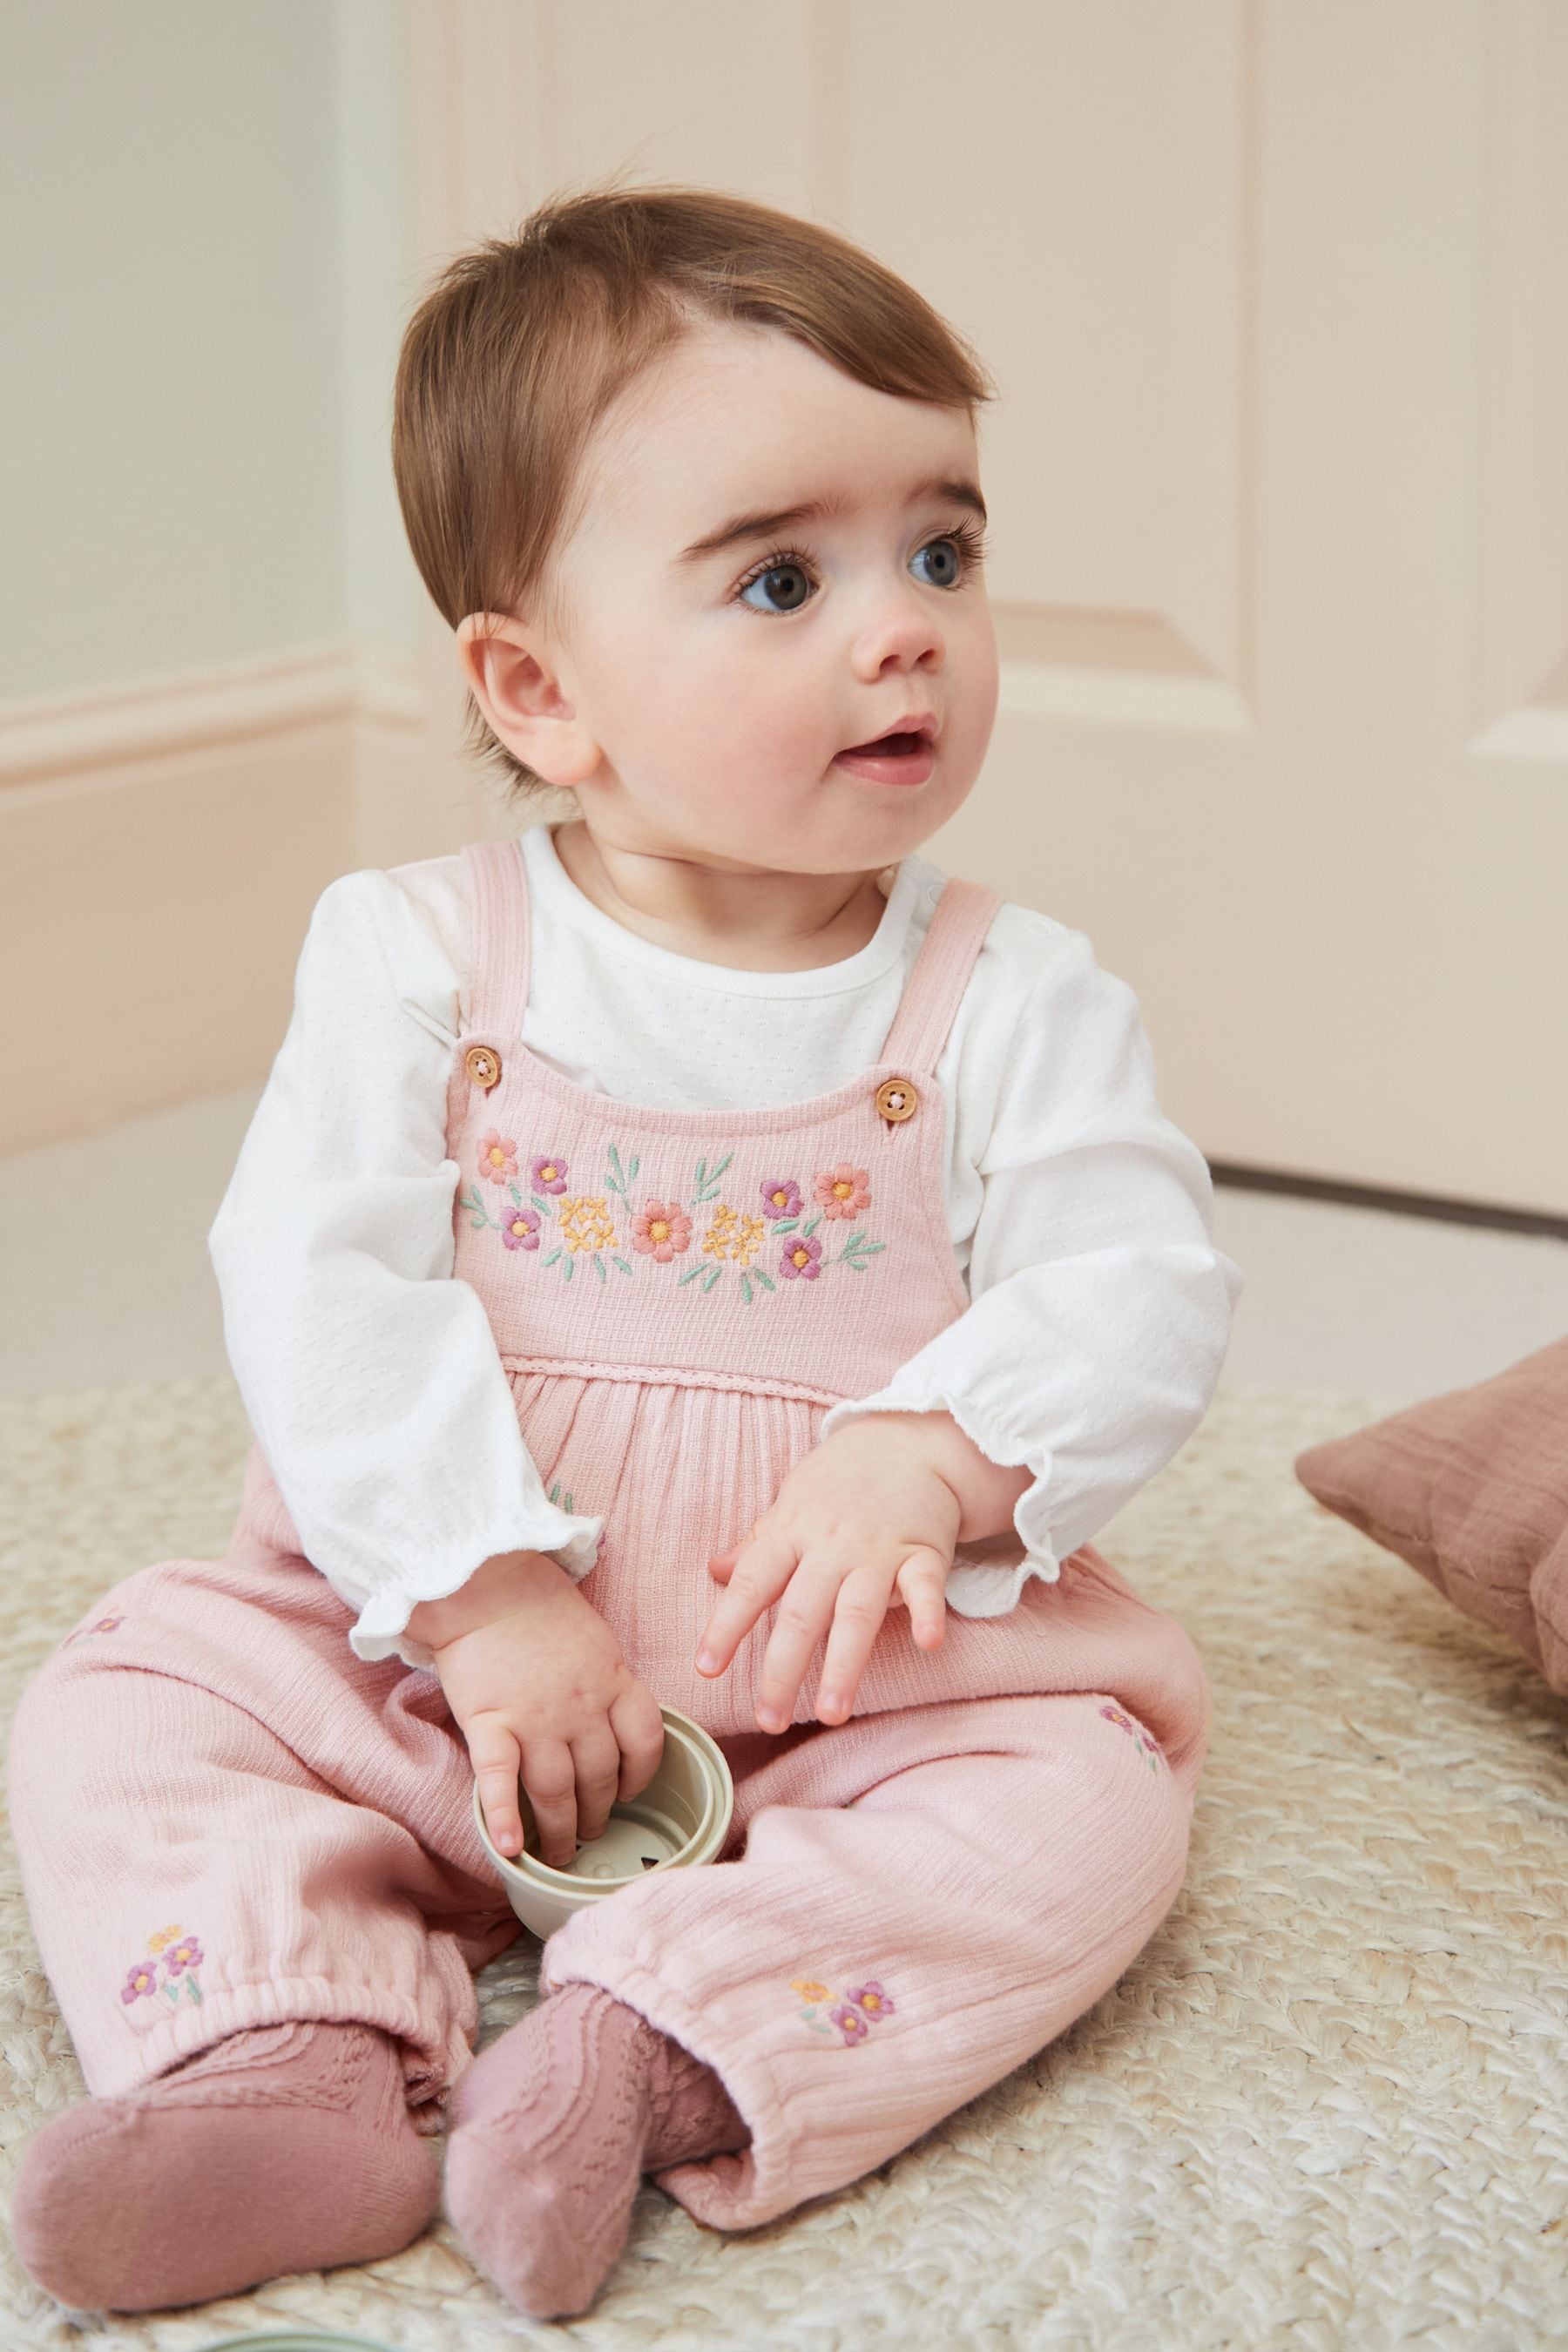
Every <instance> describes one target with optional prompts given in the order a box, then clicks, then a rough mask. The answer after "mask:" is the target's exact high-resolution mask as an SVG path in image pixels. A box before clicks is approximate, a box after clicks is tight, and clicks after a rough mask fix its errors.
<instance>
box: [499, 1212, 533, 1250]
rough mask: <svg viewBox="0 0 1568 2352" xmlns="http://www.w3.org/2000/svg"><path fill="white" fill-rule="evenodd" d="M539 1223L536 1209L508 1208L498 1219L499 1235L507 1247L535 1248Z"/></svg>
mask: <svg viewBox="0 0 1568 2352" xmlns="http://www.w3.org/2000/svg"><path fill="white" fill-rule="evenodd" d="M539 1224H540V1217H539V1212H538V1210H537V1209H521V1208H512V1209H509V1210H508V1211H507V1213H506V1215H505V1216H504V1217H503V1218H502V1219H501V1221H500V1237H501V1239H502V1241H503V1242H504V1243H505V1244H506V1245H507V1247H508V1249H537V1248H538V1247H539Z"/></svg>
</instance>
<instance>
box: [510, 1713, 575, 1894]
mask: <svg viewBox="0 0 1568 2352" xmlns="http://www.w3.org/2000/svg"><path fill="white" fill-rule="evenodd" d="M522 1785H523V1787H524V1788H525V1789H526V1790H527V1791H528V1801H529V1803H530V1804H531V1806H532V1808H533V1818H534V1821H535V1822H536V1823H537V1824H538V1828H539V1858H540V1860H541V1861H542V1862H543V1863H546V1864H548V1865H549V1866H550V1868H551V1869H552V1870H567V1869H569V1868H570V1867H571V1865H572V1864H573V1862H574V1860H575V1859H576V1853H577V1767H576V1764H575V1762H574V1759H573V1755H572V1750H571V1749H570V1748H568V1747H567V1745H566V1742H565V1741H564V1740H563V1739H531V1740H530V1741H529V1743H528V1747H527V1748H526V1749H525V1751H524V1753H523V1759H522Z"/></svg>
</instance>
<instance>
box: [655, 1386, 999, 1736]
mask: <svg viewBox="0 0 1568 2352" xmlns="http://www.w3.org/2000/svg"><path fill="white" fill-rule="evenodd" d="M936 1452H937V1449H936V1447H935V1446H934V1445H933V1442H932V1439H931V1433H930V1431H929V1430H928V1429H926V1428H924V1427H922V1426H921V1425H919V1423H918V1421H917V1419H916V1417H915V1416H912V1415H910V1414H905V1413H883V1414H874V1413H867V1414H865V1415H863V1416H862V1417H861V1418H860V1419H859V1420H858V1421H849V1422H846V1423H844V1425H843V1426H842V1428H840V1429H837V1430H836V1431H835V1432H834V1433H833V1435H832V1436H831V1437H830V1438H828V1439H826V1442H825V1443H824V1444H820V1445H818V1446H816V1447H815V1448H814V1449H813V1451H812V1452H811V1453H809V1454H805V1456H804V1457H803V1458H802V1459H801V1460H800V1461H799V1462H798V1463H796V1465H795V1468H794V1469H793V1470H792V1471H791V1472H790V1474H789V1476H788V1477H787V1478H786V1479H785V1480H784V1484H783V1486H781V1487H780V1488H779V1491H778V1494H777V1496H775V1497H774V1500H773V1504H772V1505H771V1506H770V1507H769V1508H768V1509H767V1510H765V1511H764V1512H763V1516H762V1517H761V1518H760V1519H759V1520H758V1521H757V1523H756V1525H755V1527H754V1528H752V1531H751V1534H750V1535H749V1536H746V1537H744V1538H742V1541H741V1542H740V1543H738V1544H731V1547H730V1549H729V1550H728V1551H725V1552H717V1553H715V1554H714V1556H713V1558H712V1559H710V1561H709V1563H708V1566H709V1572H710V1575H712V1576H713V1577H714V1578H715V1579H716V1580H717V1581H718V1582H720V1583H721V1584H727V1585H728V1588H729V1589H728V1591H726V1592H725V1594H724V1597H723V1599H722V1600H721V1601H720V1603H719V1605H718V1607H717V1608H716V1609H715V1610H714V1612H713V1614H712V1616H711V1617H710V1619H709V1621H708V1628H707V1631H706V1632H705V1633H704V1634H703V1636H702V1645H701V1648H700V1650H699V1652H698V1654H697V1665H698V1671H699V1672H700V1674H705V1675H720V1674H722V1673H723V1672H724V1670H725V1668H726V1667H727V1666H728V1665H729V1664H730V1662H731V1659H732V1658H733V1657H734V1654H735V1652H736V1651H737V1649H739V1647H740V1645H741V1643H742V1640H743V1639H744V1637H745V1636H746V1634H747V1633H750V1631H751V1629H752V1626H753V1625H754V1624H755V1623H756V1622H757V1620H758V1618H759V1617H760V1616H761V1615H762V1613H763V1611H764V1610H765V1609H767V1608H770V1607H771V1606H772V1604H773V1602H774V1601H778V1603H779V1612H778V1615H777V1617H776V1618H775V1619H774V1621H773V1635H772V1638H771V1639H770V1641H769V1643H768V1646H767V1650H766V1653H765V1654H764V1656H763V1671H762V1676H761V1679H760V1681H759V1684H758V1687H757V1721H758V1723H759V1724H760V1725H761V1726H762V1727H763V1730H764V1731H782V1730H783V1729H784V1726H785V1724H786V1723H788V1722H789V1721H790V1719H791V1717H792V1716H793V1715H794V1712H795V1698H796V1696H797V1695H798V1693H799V1690H800V1686H801V1683H802V1681H803V1679H804V1678H805V1670H806V1667H807V1665H808V1664H809V1663H810V1659H811V1654H812V1652H813V1651H814V1650H815V1649H816V1644H817V1643H818V1642H819V1641H820V1640H821V1638H822V1636H823V1635H824V1634H825V1633H826V1634H827V1637H828V1639H827V1654H826V1658H825V1659H824V1661H823V1667H822V1679H821V1682H820V1684H819V1685H818V1687H817V1694H816V1716H817V1720H818V1722H820V1723H844V1722H847V1720H848V1717H849V1715H850V1713H851V1711H852V1709H853V1707H854V1704H855V1694H856V1692H857V1691H858V1688H859V1685H860V1677H861V1675H862V1674H864V1672H865V1670H866V1662H867V1660H868V1658H869V1656H870V1654H871V1645H872V1643H874V1642H875V1640H876V1638H877V1635H878V1633H879V1631H880V1629H881V1624H882V1620H883V1618H884V1617H885V1616H886V1615H887V1613H888V1611H889V1609H890V1608H893V1607H896V1606H897V1605H899V1604H900V1603H902V1605H903V1606H904V1607H905V1608H907V1609H908V1611H909V1612H910V1625H911V1628H912V1630H913V1633H914V1638H915V1643H916V1645H917V1647H919V1648H920V1649H922V1650H934V1649H937V1648H939V1647H940V1645H941V1643H942V1633H943V1631H944V1628H945V1622H946V1613H947V1611H946V1599H945V1596H946V1591H947V1575H948V1570H949V1569H951V1567H952V1549H953V1545H954V1544H955V1543H956V1541H957V1540H958V1530H959V1525H960V1520H961V1517H962V1513H963V1505H962V1503H961V1502H960V1499H959V1496H958V1494H957V1493H956V1491H955V1490H954V1488H953V1487H952V1486H951V1485H950V1484H949V1483H948V1481H947V1480H946V1479H945V1478H944V1477H942V1475H940V1473H939V1472H938V1471H937V1469H936V1468H935V1467H934V1466H933V1457H934V1456H935V1454H936Z"/></svg>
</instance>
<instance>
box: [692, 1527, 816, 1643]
mask: <svg viewBox="0 0 1568 2352" xmlns="http://www.w3.org/2000/svg"><path fill="white" fill-rule="evenodd" d="M739 1549H740V1550H741V1553H742V1557H741V1558H739V1559H737V1560H736V1562H735V1565H734V1567H733V1569H732V1570H731V1573H730V1580H729V1582H728V1583H727V1584H726V1585H725V1588H724V1591H723V1594H722V1597H721V1600H720V1601H719V1604H718V1606H717V1607H716V1608H715V1610H714V1612H713V1614H712V1615H711V1617H710V1619H709V1620H708V1623H707V1627H706V1629H705V1631H704V1633H703V1635H702V1642H701V1646H700V1648H699V1650H698V1653H697V1671H698V1673H699V1674H700V1675H721V1674H722V1673H723V1671H724V1669H725V1667H726V1666H727V1665H728V1664H729V1663H730V1661H731V1658H732V1657H733V1656H734V1654H735V1653H736V1651H737V1650H738V1649H739V1648H740V1646H741V1643H742V1642H743V1641H744V1640H745V1638H746V1635H747V1634H748V1633H750V1632H751V1630H752V1626H753V1625H754V1624H755V1623H756V1622H757V1620H758V1618H759V1617H760V1616H761V1615H762V1614H763V1611H764V1610H765V1609H771V1608H772V1607H773V1602H774V1601H776V1600H777V1599H778V1597H779V1595H780V1593H781V1592H782V1591H784V1587H785V1585H786V1584H787V1583H788V1582H789V1580H790V1578H791V1577H792V1576H793V1575H794V1574H795V1568H796V1566H797V1565H798V1562H799V1554H798V1553H797V1551H796V1550H795V1546H794V1544H793V1543H790V1542H789V1541H787V1540H786V1538H784V1537H783V1536H773V1537H771V1538H769V1537H766V1536H763V1537H759V1538H756V1539H755V1540H754V1541H753V1540H751V1539H748V1541H747V1542H746V1543H745V1544H744V1545H743V1546H741V1547H739Z"/></svg>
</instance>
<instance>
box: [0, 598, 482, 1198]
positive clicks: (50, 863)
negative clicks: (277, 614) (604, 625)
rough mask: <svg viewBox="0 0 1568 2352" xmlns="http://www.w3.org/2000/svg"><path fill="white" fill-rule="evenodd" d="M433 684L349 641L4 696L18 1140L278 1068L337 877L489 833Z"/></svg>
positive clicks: (0, 965)
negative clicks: (318, 905) (319, 908)
mask: <svg viewBox="0 0 1568 2352" xmlns="http://www.w3.org/2000/svg"><path fill="white" fill-rule="evenodd" d="M433 699H434V698H433V697H432V696H431V694H430V693H429V692H428V691H427V676H426V670H425V667H424V666H423V665H422V663H421V662H420V661H419V659H418V658H416V657H415V656H409V655H405V654H400V653H398V652H397V651H395V649H389V648H386V647H383V646H371V645H366V644H363V643H356V642H347V643H336V644H331V645H321V646H301V647H299V648H297V649H290V650H289V651H285V652H282V653H278V654H274V655H269V656H264V657H261V658H258V659H257V660H253V661H247V662H242V663H239V662H237V663H232V664H228V665H226V666H224V667H221V668H211V669H206V670H204V671H201V672H196V673H192V674H190V675H187V676H184V677H170V678H161V679H154V680H150V681H139V682H137V683H135V684H133V685H127V686H125V687H122V688H93V689H91V690H90V691H87V692H83V693H81V694H76V695H62V696H55V697H51V698H47V699H45V700H34V701H28V702H23V703H12V704H9V705H6V706H5V707H3V708H0V1008H3V1010H0V1022H3V1028H0V1039H3V1042H0V1152H9V1151H18V1150H26V1149H27V1148H29V1147H31V1146H33V1145H37V1144H40V1143H47V1142H54V1141H57V1140H59V1139H64V1138H68V1137H71V1136H77V1135H89V1134H92V1133H96V1132H98V1131H99V1130H100V1129H103V1128H106V1127H109V1126H111V1125H113V1124H114V1123H115V1122H117V1121H118V1120H120V1119H122V1118H132V1117H134V1116H136V1115H137V1114H138V1113H140V1112H142V1111H148V1110H155V1109H159V1108H164V1107H167V1106H169V1105H172V1104H174V1103H177V1102H183V1101H187V1100H190V1099H191V1098H193V1097H195V1096H197V1095H203V1094H209V1093H214V1092H217V1091H221V1090H222V1089H223V1088H225V1087H235V1086H239V1085H241V1084H243V1083H244V1082H246V1081H247V1080H248V1079H252V1078H256V1077H259V1076H262V1075H264V1073H265V1072H266V1070H267V1068H268V1066H269V1065H270V1062H271V1059H272V1055H274V1053H275V1052H276V1051H277V1048H278V1045H279V1041H280V1039H281V1037H282V1034H283V1031H284V1028H285V1026H286V1025H287V1022H288V1017H289V1003H290V996H291V981H292V974H293V970H294V965H295V961H296V960H297V958H298V955H299V950H300V941H301V940H302V938H303V936H304V932H305V927H306V924H307V922H308V920H309V917H310V908H311V907H312V906H313V904H314V903H315V900H316V898H317V897H318V896H319V895H320V893H321V890H322V888H324V887H325V885H326V884H327V883H328V882H329V881H331V879H332V878H333V877H334V876H336V875H338V874H342V873H347V872H351V871H353V868H354V867H356V866H363V865H372V864H374V865H381V864H389V863H392V862H395V859H396V858H397V857H399V856H418V855H426V854H429V853H430V852H431V851H433V850H434V849H436V848H437V847H446V846H452V845H455V844H456V842H457V841H458V840H459V839H462V838H465V837H468V835H471V834H473V833H474V832H476V831H478V830H479V826H477V825H476V824H474V822H473V816H472V807H471V803H469V802H468V801H467V793H468V792H471V786H470V787H467V788H466V787H465V786H464V784H463V782H461V781H460V780H459V779H458V778H456V777H455V774H454V772H453V770H452V766H451V759H450V754H449V752H448V751H447V750H446V748H445V746H444V745H437V744H436V743H435V741H434V735H433V729H432V723H431V721H430V719H429V718H428V717H427V710H428V709H429V706H430V703H431V701H432V700H433ZM449 721H450V711H449V709H443V710H442V712H441V721H440V723H441V727H442V729H443V730H448V729H449ZM432 784H434V787H435V789H434V790H432V789H431V786H432ZM103 1182H104V1172H103V1171H96V1173H95V1176H94V1183H93V1189H94V1191H95V1192H101V1189H102V1185H103Z"/></svg>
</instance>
